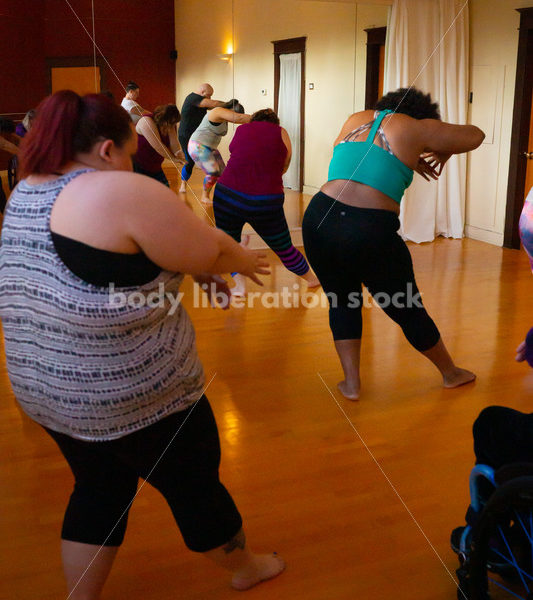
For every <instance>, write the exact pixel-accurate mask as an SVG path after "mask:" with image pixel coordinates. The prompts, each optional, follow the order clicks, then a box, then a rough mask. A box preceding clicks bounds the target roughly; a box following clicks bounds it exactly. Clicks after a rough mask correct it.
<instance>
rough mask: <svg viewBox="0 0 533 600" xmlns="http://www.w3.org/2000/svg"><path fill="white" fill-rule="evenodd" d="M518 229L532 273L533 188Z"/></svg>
mask: <svg viewBox="0 0 533 600" xmlns="http://www.w3.org/2000/svg"><path fill="white" fill-rule="evenodd" d="M518 227H519V230H520V239H521V240H522V245H523V246H524V250H525V251H526V252H527V255H528V257H529V262H530V263H531V270H532V271H533V188H531V190H530V192H529V194H528V196H527V198H526V201H525V203H524V208H523V210H522V214H521V215H520V222H519V226H518Z"/></svg>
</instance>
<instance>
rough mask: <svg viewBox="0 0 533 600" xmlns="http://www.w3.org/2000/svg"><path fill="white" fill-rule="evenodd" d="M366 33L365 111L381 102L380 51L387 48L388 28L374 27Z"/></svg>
mask: <svg viewBox="0 0 533 600" xmlns="http://www.w3.org/2000/svg"><path fill="white" fill-rule="evenodd" d="M365 31H366V36H367V40H366V88H365V110H369V109H371V108H374V107H375V106H376V103H377V101H378V100H379V51H380V47H381V46H385V40H386V38H387V28H386V27H374V28H372V29H365Z"/></svg>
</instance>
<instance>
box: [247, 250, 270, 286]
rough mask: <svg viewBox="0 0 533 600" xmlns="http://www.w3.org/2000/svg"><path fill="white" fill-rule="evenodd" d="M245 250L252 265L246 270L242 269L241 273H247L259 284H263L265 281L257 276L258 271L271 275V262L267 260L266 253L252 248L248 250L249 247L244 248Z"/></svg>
mask: <svg viewBox="0 0 533 600" xmlns="http://www.w3.org/2000/svg"><path fill="white" fill-rule="evenodd" d="M243 250H244V251H245V252H246V253H247V254H248V256H249V263H250V267H249V268H248V269H246V270H245V271H240V273H241V275H245V276H246V277H248V278H249V279H251V280H252V281H253V282H255V283H257V285H261V286H262V285H263V282H262V281H261V280H260V279H259V277H257V275H256V273H259V274H260V275H270V269H269V268H268V267H269V264H268V263H267V261H266V260H265V258H266V254H257V253H256V252H253V251H252V250H248V249H247V248H243Z"/></svg>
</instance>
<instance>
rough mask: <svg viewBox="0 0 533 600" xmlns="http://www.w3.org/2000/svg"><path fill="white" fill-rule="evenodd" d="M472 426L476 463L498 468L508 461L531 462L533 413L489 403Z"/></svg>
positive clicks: (532, 452) (508, 462)
mask: <svg viewBox="0 0 533 600" xmlns="http://www.w3.org/2000/svg"><path fill="white" fill-rule="evenodd" d="M473 429H474V452H475V454H476V463H477V464H480V463H481V464H484V465H489V466H490V467H492V468H494V469H499V468H500V467H503V466H504V465H508V464H510V463H517V462H528V463H533V414H526V413H522V412H519V411H518V410H514V409H513V408H507V407H505V406H488V407H487V408H485V409H483V410H482V411H481V413H480V414H479V416H478V418H477V419H476V420H475V422H474V428H473Z"/></svg>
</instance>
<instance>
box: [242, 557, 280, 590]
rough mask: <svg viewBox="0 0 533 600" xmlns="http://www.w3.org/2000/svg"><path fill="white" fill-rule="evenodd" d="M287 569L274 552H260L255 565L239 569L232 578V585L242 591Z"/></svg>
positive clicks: (255, 558) (255, 559)
mask: <svg viewBox="0 0 533 600" xmlns="http://www.w3.org/2000/svg"><path fill="white" fill-rule="evenodd" d="M284 569H285V562H284V561H283V559H282V558H281V556H278V555H277V554H276V553H275V552H274V554H258V555H256V556H255V557H254V565H253V566H252V567H248V568H246V569H242V570H241V571H237V573H235V575H233V577H232V579H231V586H232V587H233V588H234V589H236V590H240V591H244V590H248V589H250V588H251V587H253V586H254V585H257V584H258V583H261V582H262V581H266V580H267V579H273V578H274V577H277V576H278V575H279V574H280V573H282V571H283V570H284Z"/></svg>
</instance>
